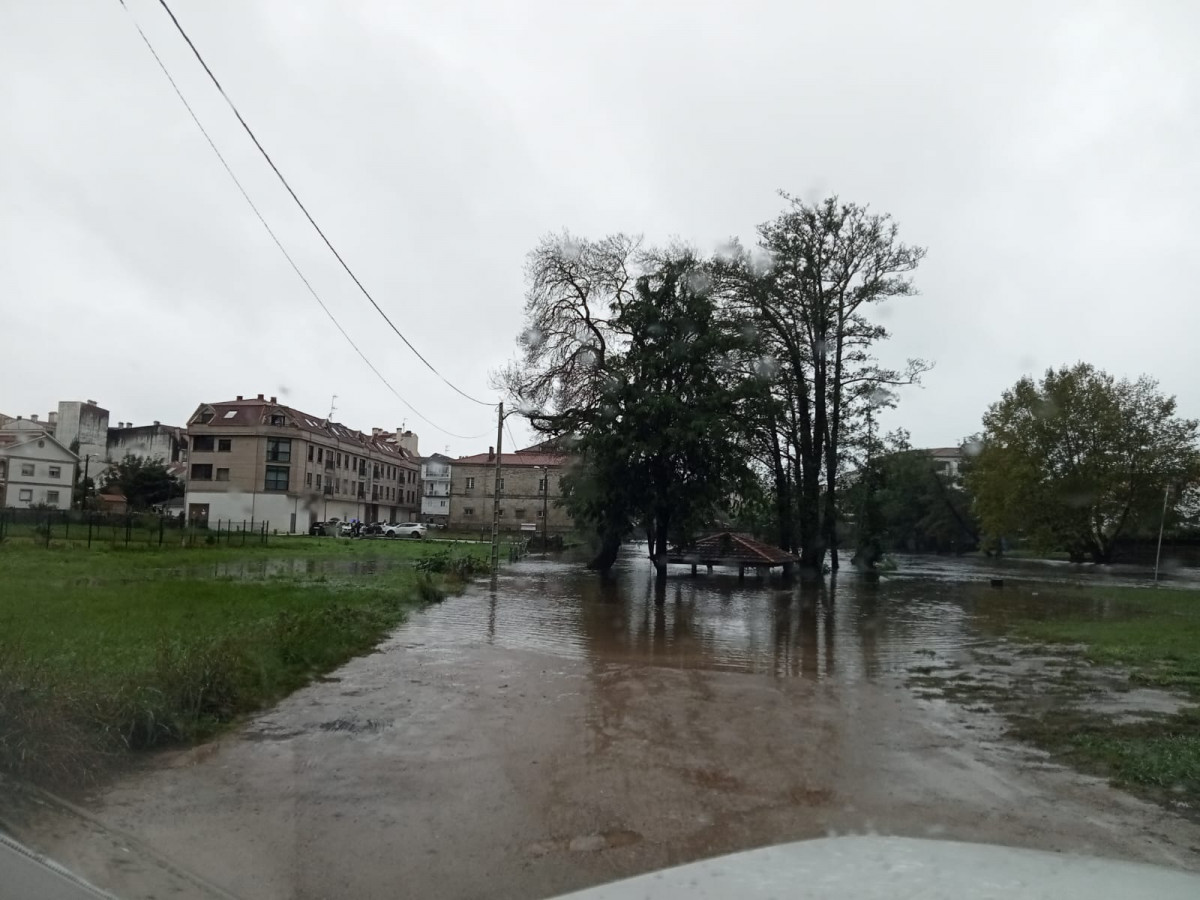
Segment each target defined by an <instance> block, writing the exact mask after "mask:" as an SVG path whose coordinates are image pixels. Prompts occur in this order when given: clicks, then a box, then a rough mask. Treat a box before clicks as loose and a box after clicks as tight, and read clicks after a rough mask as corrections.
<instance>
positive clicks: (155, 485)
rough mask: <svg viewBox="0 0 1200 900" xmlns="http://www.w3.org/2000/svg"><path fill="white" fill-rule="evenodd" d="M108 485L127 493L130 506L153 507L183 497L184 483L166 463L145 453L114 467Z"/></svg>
mask: <svg viewBox="0 0 1200 900" xmlns="http://www.w3.org/2000/svg"><path fill="white" fill-rule="evenodd" d="M104 487H105V488H106V489H110V490H111V489H115V490H118V491H120V492H121V493H122V494H124V495H125V500H126V502H127V503H128V504H129V508H130V509H149V508H151V507H153V506H159V505H161V504H163V503H166V502H167V501H168V500H170V499H172V498H174V497H182V496H183V485H182V484H181V483H180V481H179V479H178V478H176V477H175V476H174V475H172V474H171V473H170V471H168V469H167V467H166V464H165V463H162V462H159V461H158V460H155V459H150V458H149V457H144V456H126V457H125V458H124V459H123V460H121V461H120V462H119V463H114V464H113V465H112V466H110V467H109V469H108V471H107V472H106V473H105V474H104Z"/></svg>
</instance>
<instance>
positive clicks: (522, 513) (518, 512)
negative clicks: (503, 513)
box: [513, 509, 525, 519]
mask: <svg viewBox="0 0 1200 900" xmlns="http://www.w3.org/2000/svg"><path fill="white" fill-rule="evenodd" d="M513 515H514V516H516V517H517V518H518V519H523V518H525V510H523V509H514V510H513Z"/></svg>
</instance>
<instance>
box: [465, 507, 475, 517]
mask: <svg viewBox="0 0 1200 900" xmlns="http://www.w3.org/2000/svg"><path fill="white" fill-rule="evenodd" d="M463 515H464V516H473V515H475V507H473V506H464V507H463Z"/></svg>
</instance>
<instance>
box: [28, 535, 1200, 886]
mask: <svg viewBox="0 0 1200 900" xmlns="http://www.w3.org/2000/svg"><path fill="white" fill-rule="evenodd" d="M268 574H269V573H268ZM1092 577H1095V576H1092ZM1100 577H1102V578H1104V579H1108V581H1109V582H1110V583H1125V582H1137V581H1140V580H1142V579H1144V578H1145V575H1144V573H1141V572H1113V573H1108V574H1104V575H1101V576H1100ZM995 579H1002V580H1003V582H1004V584H1003V587H1001V588H998V587H994V586H993V581H994V580H995ZM1171 579H1172V583H1174V584H1186V583H1188V582H1189V580H1190V579H1189V573H1186V572H1183V571H1175V572H1173V573H1172V575H1171ZM1079 580H1080V575H1079V573H1078V570H1077V569H1075V568H1074V567H1069V566H1066V565H1062V566H1057V565H1051V566H1046V565H1039V564H1032V563H1012V562H1004V563H1002V564H988V563H982V562H976V563H963V562H955V561H941V560H932V561H930V560H905V561H904V562H903V565H902V572H901V573H900V574H898V575H897V576H896V577H892V578H887V579H884V580H883V581H881V582H879V583H869V582H865V581H862V580H860V579H858V578H856V577H854V576H852V575H843V576H840V577H838V578H836V579H827V580H826V581H825V583H824V584H818V585H799V586H785V585H783V584H781V583H780V582H778V581H776V580H771V579H762V580H758V579H755V578H753V577H747V578H746V579H745V580H744V581H739V580H738V578H737V577H736V575H724V574H715V575H712V576H704V575H701V576H699V577H695V578H693V577H689V576H688V575H687V574H686V570H685V569H683V568H680V569H678V570H677V571H676V572H674V573H673V574H672V577H671V578H670V579H669V580H668V581H667V583H666V584H665V585H656V583H655V581H654V579H653V577H652V572H651V569H650V567H649V564H648V563H647V562H646V561H645V560H643V559H637V558H629V559H626V560H625V561H623V562H622V563H621V565H620V567H619V570H618V572H617V576H616V577H615V578H613V579H611V580H607V581H602V580H601V579H599V578H598V577H597V576H595V575H594V574H592V573H588V572H585V571H583V570H582V568H581V567H580V566H579V565H578V563H575V562H570V561H564V560H557V559H553V558H551V559H538V558H532V559H528V560H526V561H524V562H521V563H519V564H516V565H513V566H510V567H508V568H506V569H505V571H504V573H503V574H502V575H501V576H500V578H499V579H498V580H497V581H496V583H495V584H494V585H492V586H489V585H487V584H486V583H484V584H480V585H477V586H475V587H473V588H471V589H470V590H468V591H467V592H466V593H465V594H464V595H462V596H460V597H456V598H452V599H450V600H448V601H447V602H445V603H443V604H441V605H440V606H437V607H433V608H431V609H429V610H427V611H425V612H422V613H420V614H417V615H414V616H413V618H412V619H411V621H410V622H409V623H407V624H406V625H404V626H403V627H401V628H400V629H399V630H397V632H396V633H395V634H394V635H393V637H392V638H391V639H390V640H389V641H388V642H386V643H385V644H384V645H383V646H382V647H381V648H380V650H379V652H377V653H375V654H372V655H370V656H367V657H363V658H361V659H358V660H355V661H354V662H352V663H350V664H349V665H347V666H345V667H344V668H343V669H341V670H339V671H338V672H337V673H335V675H334V677H331V678H329V679H326V680H324V681H323V682H322V683H319V684H315V685H312V686H310V687H309V688H306V689H304V690H302V691H300V692H298V693H296V694H295V695H293V696H292V697H290V698H288V699H287V700H285V701H284V702H283V703H281V704H280V705H279V706H277V707H276V708H275V709H273V710H271V711H269V712H267V713H265V714H263V715H261V716H258V717H256V718H254V719H253V720H251V721H249V722H247V723H246V724H245V725H244V726H243V727H242V728H241V729H239V730H237V731H235V732H233V733H231V734H229V735H228V736H226V737H224V738H222V739H221V740H219V741H216V742H213V743H211V744H208V745H205V746H202V747H199V748H196V749H193V750H190V751H186V752H176V753H171V754H164V755H160V756H157V757H153V758H150V759H149V760H147V762H146V764H145V766H144V767H143V769H142V771H139V772H137V773H134V774H132V775H131V776H130V777H128V778H125V779H123V780H121V781H120V782H118V783H117V784H115V785H113V786H111V787H110V788H108V789H107V790H105V791H104V792H103V793H102V794H100V795H98V796H96V797H94V798H93V799H92V800H91V801H90V803H89V804H88V805H87V811H86V813H80V814H79V816H77V817H76V818H74V819H72V818H71V817H70V816H66V815H57V814H56V815H54V816H51V815H50V814H49V813H48V814H47V822H52V824H49V825H43V826H42V827H41V830H40V831H39V832H38V833H37V837H38V838H39V844H40V846H41V847H42V848H43V849H45V850H46V851H48V852H50V853H51V854H52V855H54V856H56V857H57V858H59V859H61V860H62V861H64V862H66V863H67V864H69V865H73V866H75V867H77V868H78V869H80V870H81V871H82V872H83V873H84V874H85V875H87V876H89V877H91V878H92V879H93V880H95V881H96V882H98V883H100V884H101V885H104V886H107V887H110V888H112V889H114V890H115V891H116V892H117V893H118V894H119V895H121V896H123V897H135V896H152V895H156V896H161V895H162V894H163V893H164V892H166V891H176V892H180V893H182V894H184V895H198V896H229V895H233V896H239V897H279V898H283V897H303V898H307V897H313V898H315V897H334V896H355V897H394V896H423V897H447V898H449V897H477V896H488V897H513V898H529V897H548V896H553V895H554V894H556V893H560V892H563V891H566V890H571V889H576V888H580V887H583V886H586V885H591V884H596V883H600V882H604V881H607V880H611V879H613V878H618V877H622V876H625V875H631V874H635V873H640V872H644V871H649V870H653V869H655V868H659V867H662V866H667V865H672V864H676V863H681V862H685V861H689V860H693V859H698V858H702V857H706V856H711V855H715V854H719V853H725V852H731V851H734V850H739V849H745V848H749V847H754V846H761V845H764V844H771V843H777V842H780V841H787V840H795V839H800V838H806V837H815V836H824V835H827V834H831V833H847V832H859V833H864V832H879V833H888V834H902V835H909V836H917V837H921V836H938V837H945V838H954V839H960V840H971V841H987V842H995V843H1004V844H1013V845H1020V846H1029V847H1038V848H1042V849H1054V850H1060V851H1075V852H1087V853H1094V854H1097V855H1102V856H1115V857H1120V858H1128V859H1138V860H1144V861H1149V862H1155V863H1160V864H1167V865H1173V866H1178V867H1183V868H1190V869H1200V827H1197V826H1196V825H1195V824H1192V823H1189V822H1188V821H1186V820H1184V819H1182V818H1180V817H1178V816H1176V815H1174V814H1172V813H1170V812H1169V811H1166V810H1163V809H1161V808H1159V807H1156V806H1153V805H1150V804H1148V803H1145V802H1142V801H1140V800H1137V799H1135V798H1133V797H1131V796H1128V795H1126V794H1124V793H1122V792H1119V791H1116V790H1114V789H1112V788H1110V787H1108V786H1107V785H1105V784H1103V783H1102V782H1100V781H1098V780H1096V779H1092V778H1086V777H1084V776H1080V775H1078V774H1076V773H1074V772H1071V771H1069V770H1066V769H1063V768H1061V767H1059V766H1056V765H1052V764H1050V763H1049V762H1048V761H1047V759H1046V758H1045V756H1044V755H1042V754H1040V753H1038V752H1037V751H1035V750H1033V749H1031V748H1029V747H1027V746H1024V745H1021V744H1019V743H1016V742H1014V741H1012V740H1010V739H1008V738H1006V737H1005V736H1004V733H1003V727H1002V722H1001V721H1000V720H999V718H998V717H997V716H995V715H992V714H989V713H988V712H987V711H986V710H982V709H978V710H975V709H972V708H969V707H964V706H963V705H960V704H954V703H950V702H947V701H946V700H944V699H939V698H938V697H936V696H930V694H929V692H928V691H927V690H924V689H922V686H920V685H914V684H913V672H914V671H925V672H929V671H935V670H942V669H946V670H949V669H950V668H953V667H959V668H961V667H963V666H968V665H984V664H986V662H987V660H992V661H993V662H995V660H996V657H997V654H1002V653H1003V652H1004V648H1003V647H1002V646H999V645H998V643H997V641H996V639H995V637H994V636H993V635H992V634H991V633H990V632H989V629H988V628H987V622H988V621H989V618H993V617H996V616H1003V615H1004V614H1005V612H1006V611H1011V610H1018V609H1019V610H1021V611H1022V612H1023V613H1028V612H1029V611H1030V610H1038V611H1040V613H1041V614H1045V615H1055V614H1057V613H1058V611H1061V610H1065V609H1069V608H1072V607H1073V606H1076V605H1078V604H1090V605H1089V606H1088V608H1089V609H1092V608H1093V607H1094V606H1095V604H1091V601H1088V600H1086V599H1084V594H1083V592H1082V591H1081V590H1080V588H1079V587H1078V585H1077V584H1076V582H1078V581H1079ZM1094 613H1095V614H1096V615H1101V616H1106V615H1121V611H1120V610H1119V609H1108V608H1095V609H1094ZM980 660H983V662H982V663H981V662H980ZM1031 664H1036V661H1035V662H1034V663H1031ZM925 687H927V686H925ZM1139 701H1144V703H1145V704H1149V705H1153V704H1161V703H1162V702H1164V701H1163V700H1162V698H1161V697H1158V696H1149V695H1147V696H1144V697H1137V696H1135V697H1134V698H1132V700H1130V699H1128V698H1127V699H1126V701H1125V702H1127V703H1134V705H1136V703H1137V702H1139ZM1135 712H1136V711H1135Z"/></svg>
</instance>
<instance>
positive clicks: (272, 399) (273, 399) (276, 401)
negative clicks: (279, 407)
mask: <svg viewBox="0 0 1200 900" xmlns="http://www.w3.org/2000/svg"><path fill="white" fill-rule="evenodd" d="M271 402H272V403H278V402H279V401H278V400H277V399H276V398H274V397H272V398H271Z"/></svg>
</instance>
